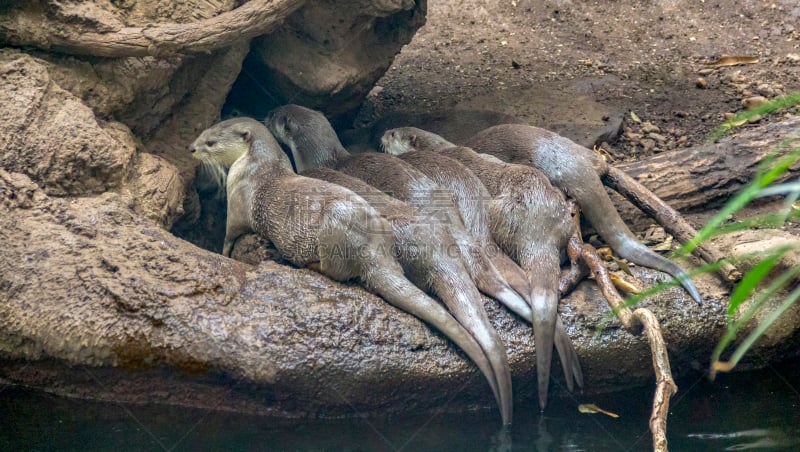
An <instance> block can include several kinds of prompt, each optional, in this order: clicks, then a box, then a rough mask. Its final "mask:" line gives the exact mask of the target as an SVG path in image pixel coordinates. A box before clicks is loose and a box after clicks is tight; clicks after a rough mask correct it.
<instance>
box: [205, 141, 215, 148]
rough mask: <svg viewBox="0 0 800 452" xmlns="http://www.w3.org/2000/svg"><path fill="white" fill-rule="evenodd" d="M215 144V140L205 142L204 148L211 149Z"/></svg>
mask: <svg viewBox="0 0 800 452" xmlns="http://www.w3.org/2000/svg"><path fill="white" fill-rule="evenodd" d="M215 144H217V142H216V140H206V146H208V147H213V146H214V145H215Z"/></svg>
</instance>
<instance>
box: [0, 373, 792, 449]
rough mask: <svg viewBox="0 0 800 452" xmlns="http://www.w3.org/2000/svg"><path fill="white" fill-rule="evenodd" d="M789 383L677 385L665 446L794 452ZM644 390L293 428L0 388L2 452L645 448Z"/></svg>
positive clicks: (770, 376) (752, 377) (779, 378)
mask: <svg viewBox="0 0 800 452" xmlns="http://www.w3.org/2000/svg"><path fill="white" fill-rule="evenodd" d="M798 376H800V362H797V363H793V364H790V365H784V366H780V367H776V368H774V369H767V370H765V371H761V372H758V373H746V374H734V375H722V376H720V377H719V378H718V380H717V381H716V382H714V383H711V382H708V381H707V380H705V379H704V378H702V377H699V376H695V377H692V378H689V379H686V380H683V381H679V382H678V386H679V388H680V392H678V394H677V395H676V396H675V397H673V399H672V403H671V410H670V418H669V425H668V432H669V444H670V449H671V450H675V451H683V450H691V451H694V450H750V449H757V450H800V392H798V389H797V387H798V386H800V378H798ZM589 383H590V384H591V382H589ZM793 386H795V387H793ZM651 391H652V387H648V388H644V389H641V390H634V391H626V392H623V393H616V394H607V395H603V396H597V397H592V398H591V400H589V398H586V397H581V396H577V397H576V398H575V399H572V398H566V399H557V398H554V399H553V400H551V402H550V403H549V406H548V409H547V412H546V413H545V415H540V414H539V410H538V407H537V405H536V401H535V400H533V399H532V400H529V401H523V402H519V403H517V405H516V407H515V424H514V426H513V427H512V428H511V429H510V430H509V431H500V430H499V428H498V422H499V421H498V419H499V417H498V415H497V413H496V412H494V411H487V412H467V413H441V414H434V415H430V414H425V415H416V416H409V417H403V418H393V419H350V420H330V421H317V422H298V421H286V420H280V419H272V418H265V417H258V416H245V415H238V414H232V413H224V412H209V411H203V410H192V409H181V408H175V407H163V406H157V407H141V406H122V405H117V404H113V403H93V402H86V401H81V400H71V399H63V398H60V397H55V396H51V395H47V394H43V393H40V392H35V391H28V390H24V389H19V388H13V387H0V450H2V451H5V450H9V451H11V450H14V451H16V450H36V451H49V450H59V451H61V450H81V451H85V450H122V451H127V450H131V451H148V450H153V451H159V450H187V451H198V450H319V451H328V450H330V451H339V450H348V451H372V450H378V451H382V450H387V451H396V450H407V451H419V450H435V451H440V450H458V451H472V450H476V451H485V450H491V451H498V452H499V451H502V452H506V451H512V450H513V451H527V450H530V451H550V450H564V451H604V450H609V451H618V450H636V451H638V450H651V449H652V445H651V440H650V432H649V430H648V418H649V415H650V412H649V411H650V402H651V400H650V397H651V396H652V393H651ZM578 403H595V404H597V405H598V406H600V407H602V408H604V409H607V410H609V411H613V412H616V413H618V414H619V415H620V417H619V419H613V418H610V417H608V416H605V415H602V414H593V415H592V414H581V413H579V412H578V409H577V405H578Z"/></svg>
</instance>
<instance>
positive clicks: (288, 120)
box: [283, 116, 297, 132]
mask: <svg viewBox="0 0 800 452" xmlns="http://www.w3.org/2000/svg"><path fill="white" fill-rule="evenodd" d="M283 122H284V125H285V126H286V130H288V131H289V132H294V131H295V130H297V124H295V123H294V121H293V120H292V118H290V117H288V116H284V117H283Z"/></svg>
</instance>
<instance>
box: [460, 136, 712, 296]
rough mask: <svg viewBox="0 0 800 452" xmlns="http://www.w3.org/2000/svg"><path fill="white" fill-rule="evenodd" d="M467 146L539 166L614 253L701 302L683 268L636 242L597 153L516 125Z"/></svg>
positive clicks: (474, 138)
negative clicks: (674, 281) (678, 285)
mask: <svg viewBox="0 0 800 452" xmlns="http://www.w3.org/2000/svg"><path fill="white" fill-rule="evenodd" d="M466 145H467V146H469V147H470V148H472V149H474V150H475V151H477V152H484V153H487V154H491V155H494V156H496V157H498V158H499V159H500V160H503V161H506V162H509V163H519V164H523V165H530V166H533V167H535V168H538V169H539V170H541V171H542V172H543V173H544V174H545V175H546V176H547V178H548V179H549V180H550V182H551V183H552V184H553V185H555V186H556V187H557V188H559V189H560V190H562V191H563V192H564V193H566V194H567V195H568V196H570V197H572V198H574V199H576V200H577V201H578V204H579V205H580V207H581V211H582V212H583V214H584V215H585V216H586V218H587V219H588V220H589V222H590V223H591V224H592V226H594V228H595V229H596V230H597V232H598V233H599V234H600V236H601V237H602V238H603V239H604V240H605V241H606V243H608V244H609V246H611V248H612V249H613V250H614V251H616V252H617V254H619V255H620V256H622V257H624V258H625V259H628V260H629V261H631V262H633V263H636V264H638V265H642V266H645V267H650V268H655V269H658V270H661V271H663V272H666V273H669V274H670V275H672V276H674V277H676V278H678V280H679V281H680V282H681V284H682V285H683V287H684V288H685V289H686V290H687V292H689V295H691V296H692V298H693V299H694V300H695V301H697V302H700V301H701V300H702V298H701V296H700V293H699V292H698V291H697V288H696V287H695V286H694V284H693V283H692V281H691V279H690V278H689V276H688V275H687V274H686V272H685V271H684V270H683V269H681V268H680V267H679V266H678V265H676V264H675V263H673V262H671V261H669V260H668V259H666V258H664V257H663V256H661V255H659V254H657V253H655V252H654V251H652V250H650V249H649V248H647V247H646V246H644V245H642V244H641V243H639V241H638V240H636V237H635V236H634V235H633V233H632V232H631V231H630V229H628V226H627V225H626V224H625V222H624V221H623V220H622V217H620V216H619V213H618V212H617V210H616V208H615V207H614V204H613V203H612V202H611V198H609V196H608V193H607V192H606V190H605V188H604V187H603V183H602V181H601V179H600V178H601V177H602V176H603V175H605V174H606V173H607V172H608V166H607V164H606V162H605V161H604V160H603V159H602V158H601V157H600V156H599V155H597V154H595V153H594V152H592V151H591V150H589V149H586V148H584V147H583V146H580V145H578V144H576V143H574V142H572V141H570V140H569V139H567V138H564V137H562V136H559V135H557V134H555V133H553V132H550V131H547V130H544V129H540V128H537V127H532V126H528V125H521V124H505V125H500V126H494V127H490V128H488V129H486V130H484V131H482V132H480V133H478V134H477V135H475V136H474V137H473V138H471V139H470V140H469V141H468V142H467V144H466Z"/></svg>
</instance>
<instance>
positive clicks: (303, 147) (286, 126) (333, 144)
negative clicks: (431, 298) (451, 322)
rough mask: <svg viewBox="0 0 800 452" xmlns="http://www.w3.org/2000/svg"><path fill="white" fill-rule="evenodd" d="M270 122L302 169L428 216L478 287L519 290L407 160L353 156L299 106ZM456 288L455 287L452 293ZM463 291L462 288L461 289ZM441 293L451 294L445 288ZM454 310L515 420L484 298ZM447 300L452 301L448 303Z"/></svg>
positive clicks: (315, 115) (504, 362) (446, 198)
mask: <svg viewBox="0 0 800 452" xmlns="http://www.w3.org/2000/svg"><path fill="white" fill-rule="evenodd" d="M266 123H267V124H268V126H269V127H270V130H271V131H272V132H273V134H274V135H275V137H276V138H277V139H278V140H279V141H281V142H282V143H283V144H284V145H285V146H287V147H288V148H289V149H290V150H291V152H292V155H293V156H294V159H295V162H301V163H300V164H298V167H304V168H306V169H308V165H309V164H313V165H316V167H329V168H335V169H336V170H339V171H341V172H343V173H345V174H347V175H349V176H353V177H357V178H359V179H361V180H363V181H364V182H366V183H368V184H370V185H372V186H373V187H375V188H377V189H379V190H381V191H384V192H386V193H387V194H389V195H391V196H393V197H395V198H397V199H400V200H402V201H405V202H407V203H408V204H410V205H411V206H414V207H416V208H418V209H419V210H420V211H422V212H423V216H430V218H424V221H428V222H433V223H436V224H438V226H439V227H445V228H446V230H447V231H448V232H449V233H450V235H451V236H452V237H453V239H454V240H455V243H456V244H457V245H458V247H459V249H460V250H461V257H462V259H463V262H464V263H465V264H466V268H467V270H468V271H469V274H470V276H472V279H473V281H474V282H475V283H476V284H477V285H478V287H479V288H480V289H481V290H482V291H484V292H488V293H490V294H491V295H495V294H500V296H503V294H504V291H506V292H507V294H511V293H513V290H512V289H511V288H510V286H508V284H507V283H505V282H504V281H503V280H502V278H501V277H500V274H499V273H498V272H497V270H496V268H494V266H493V265H492V264H491V261H489V259H488V258H487V256H486V255H485V254H484V253H483V251H482V250H481V248H480V246H479V245H478V244H477V243H475V242H474V240H473V239H471V237H470V236H469V235H468V234H467V233H466V231H465V230H464V226H463V223H462V222H461V218H460V215H459V213H458V210H457V209H456V208H455V206H454V205H453V200H452V194H451V193H450V192H449V191H448V190H446V189H443V188H442V187H440V186H438V185H437V184H435V183H434V182H433V181H431V180H430V179H429V178H427V177H426V176H425V175H423V174H422V173H419V172H418V171H416V170H415V169H414V168H413V167H411V166H410V165H408V164H406V163H405V162H403V161H401V160H399V159H397V158H395V157H392V156H389V155H385V154H375V153H366V154H357V155H352V156H351V155H350V154H349V153H348V152H347V151H346V150H344V148H343V147H342V145H341V143H340V142H339V140H338V138H337V136H336V133H335V132H334V130H333V128H332V127H331V125H330V123H328V121H327V120H326V119H325V117H324V116H323V115H322V114H321V113H319V112H316V111H313V110H309V109H306V108H303V107H300V106H297V105H286V106H283V107H279V108H277V109H275V110H273V111H272V112H270V114H269V115H268V117H267V119H266ZM312 162H313V163H312ZM453 289H454V288H452V287H451V289H450V290H453ZM456 289H457V288H456ZM441 290H446V288H445V287H442V288H441ZM462 298H463V300H462V302H461V303H458V304H454V305H451V306H448V307H449V308H450V309H451V311H452V312H453V314H454V316H455V317H456V318H457V319H458V320H459V321H460V322H461V323H462V324H463V325H465V326H467V328H468V329H469V330H470V331H472V332H473V333H475V337H476V339H477V340H478V342H479V343H480V344H481V345H482V347H483V349H484V351H485V352H486V354H487V356H488V357H489V360H490V361H491V362H492V367H493V369H494V371H495V375H496V377H497V383H498V387H499V392H500V394H501V399H502V403H501V411H502V412H503V416H504V418H505V417H506V416H507V417H508V418H509V419H510V416H511V397H512V395H511V373H510V368H509V365H508V358H507V356H506V352H505V347H504V346H503V345H502V341H501V340H500V337H499V335H497V333H496V331H495V330H494V328H493V327H492V326H491V323H490V322H489V319H488V316H487V315H486V312H485V310H484V308H483V305H482V302H481V301H480V298H479V297H478V298H476V299H470V300H468V299H467V298H466V297H462ZM443 301H447V299H444V300H443Z"/></svg>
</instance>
